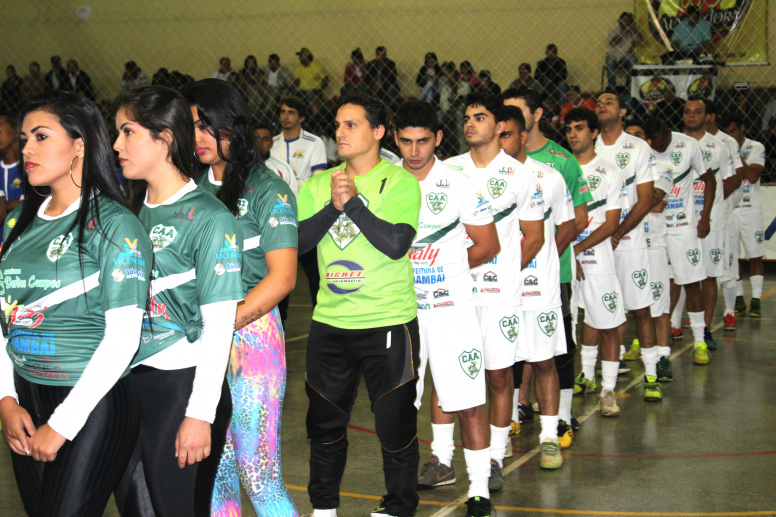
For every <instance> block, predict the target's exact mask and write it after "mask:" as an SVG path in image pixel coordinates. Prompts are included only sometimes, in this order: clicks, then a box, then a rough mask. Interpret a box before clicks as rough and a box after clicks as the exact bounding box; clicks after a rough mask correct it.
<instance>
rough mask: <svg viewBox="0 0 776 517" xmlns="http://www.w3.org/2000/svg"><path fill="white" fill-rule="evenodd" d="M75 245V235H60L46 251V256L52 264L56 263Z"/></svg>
mask: <svg viewBox="0 0 776 517" xmlns="http://www.w3.org/2000/svg"><path fill="white" fill-rule="evenodd" d="M72 243H73V234H72V233H68V234H67V236H65V235H60V236H58V237H55V238H54V239H52V240H51V242H50V243H49V246H48V250H47V251H46V256H47V257H48V259H49V260H50V261H51V262H56V261H57V260H59V259H60V258H61V257H62V255H64V254H65V252H66V251H67V249H68V248H69V247H70V245H71V244H72Z"/></svg>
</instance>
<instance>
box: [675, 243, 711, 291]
mask: <svg viewBox="0 0 776 517" xmlns="http://www.w3.org/2000/svg"><path fill="white" fill-rule="evenodd" d="M666 251H667V252H668V261H669V262H670V264H671V269H670V275H671V278H673V279H674V283H675V284H676V285H687V284H692V283H695V282H700V281H701V280H705V279H706V268H705V267H704V265H703V262H704V260H705V259H704V258H703V251H702V249H701V239H699V238H698V235H697V234H696V233H695V232H692V233H689V232H688V233H685V234H681V233H679V234H674V233H669V234H667V235H666Z"/></svg>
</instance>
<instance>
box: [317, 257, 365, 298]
mask: <svg viewBox="0 0 776 517" xmlns="http://www.w3.org/2000/svg"><path fill="white" fill-rule="evenodd" d="M365 284H366V272H365V271H364V268H363V267H361V265H360V264H358V263H356V262H353V261H352V260H336V261H334V262H332V263H331V264H329V265H328V266H326V286H327V287H328V288H329V289H331V292H333V293H334V294H351V293H355V292H356V291H358V290H359V289H361V288H362V287H364V285H365Z"/></svg>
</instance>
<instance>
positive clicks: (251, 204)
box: [199, 165, 299, 293]
mask: <svg viewBox="0 0 776 517" xmlns="http://www.w3.org/2000/svg"><path fill="white" fill-rule="evenodd" d="M214 181H215V180H214V179H213V173H212V169H211V170H210V171H208V173H207V174H203V175H202V178H200V180H199V184H200V187H202V188H204V189H205V191H207V192H210V193H211V194H213V195H214V196H215V195H216V194H218V190H219V189H220V188H221V182H214ZM237 207H238V214H237V222H238V223H239V224H240V228H242V231H243V236H244V238H245V241H244V243H243V252H244V253H245V259H244V260H243V274H242V279H243V289H244V290H245V292H246V293H247V292H248V291H250V290H251V289H253V288H254V287H256V285H257V284H258V283H259V282H260V281H261V280H262V279H264V277H265V276H267V260H266V259H265V258H264V255H265V253H267V252H268V251H275V250H279V249H283V248H296V247H297V243H298V242H299V226H298V223H297V210H296V198H295V197H294V194H293V192H291V189H290V188H289V186H288V184H287V183H286V182H285V181H283V180H282V179H280V177H279V176H278V175H277V174H275V173H273V172H272V171H270V170H269V169H267V168H266V167H262V166H261V165H257V166H256V167H254V168H253V170H252V171H251V173H250V174H249V175H248V179H247V180H246V181H245V191H244V192H243V197H241V198H240V199H239V200H238V202H237Z"/></svg>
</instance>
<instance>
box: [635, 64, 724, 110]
mask: <svg viewBox="0 0 776 517" xmlns="http://www.w3.org/2000/svg"><path fill="white" fill-rule="evenodd" d="M669 88H671V89H673V91H674V94H675V95H676V96H677V97H679V98H681V99H687V98H689V97H691V96H693V95H701V96H703V97H706V98H707V99H711V100H713V99H714V91H715V90H716V89H717V68H716V67H715V66H711V65H689V66H684V65H635V66H634V67H633V69H632V70H631V96H632V97H633V98H635V99H638V100H639V101H640V102H641V103H642V104H644V105H645V106H646V107H647V108H649V109H650V110H651V109H652V108H653V107H654V106H655V105H656V104H658V103H659V102H662V101H663V99H664V98H665V91H666V90H667V89H669Z"/></svg>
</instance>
